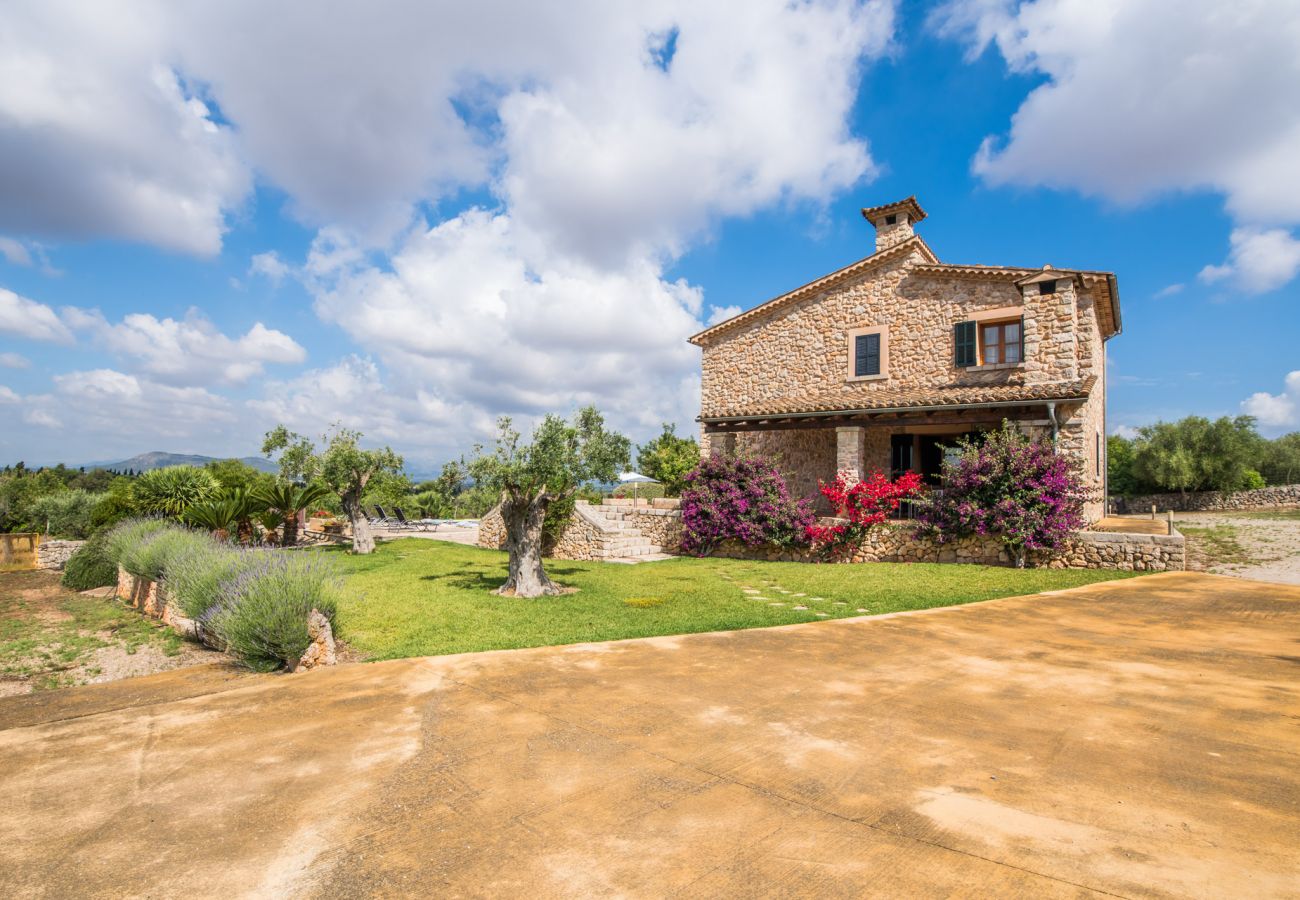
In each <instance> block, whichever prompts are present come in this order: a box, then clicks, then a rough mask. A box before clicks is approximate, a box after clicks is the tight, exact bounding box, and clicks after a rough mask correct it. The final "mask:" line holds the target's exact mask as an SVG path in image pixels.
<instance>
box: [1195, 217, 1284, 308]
mask: <svg viewBox="0 0 1300 900" xmlns="http://www.w3.org/2000/svg"><path fill="white" fill-rule="evenodd" d="M1231 244H1232V250H1231V252H1230V253H1229V256H1228V260H1227V262H1225V263H1224V264H1223V265H1219V266H1206V267H1205V268H1204V269H1202V270H1201V272H1200V274H1199V275H1198V276H1197V277H1198V278H1200V279H1201V281H1204V282H1206V283H1214V282H1216V281H1222V280H1224V279H1231V280H1232V282H1233V283H1234V284H1236V285H1238V286H1239V287H1240V288H1242V289H1243V290H1245V291H1249V292H1250V293H1252V294H1260V293H1264V292H1265V291H1272V290H1276V289H1277V288H1280V287H1282V285H1284V284H1286V283H1287V282H1288V281H1290V280H1291V279H1292V278H1294V277H1295V276H1296V273H1297V272H1300V240H1296V239H1295V238H1293V237H1291V235H1290V234H1289V233H1288V232H1287V231H1285V230H1284V229H1281V228H1270V229H1267V230H1262V229H1258V228H1235V229H1233V231H1232V237H1231Z"/></svg>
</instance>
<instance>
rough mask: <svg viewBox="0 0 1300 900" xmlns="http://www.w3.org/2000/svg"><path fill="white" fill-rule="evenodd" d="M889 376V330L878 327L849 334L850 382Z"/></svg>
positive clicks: (859, 329) (855, 330)
mask: <svg viewBox="0 0 1300 900" xmlns="http://www.w3.org/2000/svg"><path fill="white" fill-rule="evenodd" d="M888 375H889V328H888V326H885V325H876V326H873V327H870V328H856V329H854V330H853V331H850V332H849V372H848V378H849V380H850V381H866V380H868V379H872V378H885V377H886V376H888Z"/></svg>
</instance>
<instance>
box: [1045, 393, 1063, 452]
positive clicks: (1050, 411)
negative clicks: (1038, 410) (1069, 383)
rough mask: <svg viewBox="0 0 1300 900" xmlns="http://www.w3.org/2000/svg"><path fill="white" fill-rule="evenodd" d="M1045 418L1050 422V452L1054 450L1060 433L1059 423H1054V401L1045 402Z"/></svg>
mask: <svg viewBox="0 0 1300 900" xmlns="http://www.w3.org/2000/svg"><path fill="white" fill-rule="evenodd" d="M1047 417H1048V418H1049V419H1051V420H1052V450H1053V452H1055V450H1056V439H1057V437H1058V436H1059V435H1060V433H1061V426H1060V423H1059V422H1057V421H1056V401H1055V400H1048V401H1047Z"/></svg>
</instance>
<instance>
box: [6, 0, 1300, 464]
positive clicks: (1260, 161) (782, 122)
mask: <svg viewBox="0 0 1300 900" xmlns="http://www.w3.org/2000/svg"><path fill="white" fill-rule="evenodd" d="M292 6H293V4H292V3H290V4H285V6H284V8H282V9H277V10H276V11H275V12H273V13H266V12H265V11H261V10H259V9H258V7H257V5H256V4H247V5H245V4H239V3H232V4H228V5H226V6H224V7H222V8H221V9H208V10H197V11H196V10H188V9H187V10H177V9H176V8H175V7H173V6H171V5H168V4H161V3H160V4H158V5H156V6H155V5H151V4H145V5H141V6H136V7H133V8H134V9H136V10H138V11H139V20H138V21H136V20H134V18H128V17H126V16H125V15H124V14H123V11H122V7H119V6H116V5H115V4H76V3H67V4H64V3H54V4H48V3H41V4H35V3H34V4H23V3H19V4H16V5H11V6H9V7H7V8H6V10H5V12H3V13H0V16H3V17H4V18H5V19H6V20H7V21H6V22H4V25H5V26H7V27H6V28H5V29H0V60H4V61H3V62H0V84H7V85H8V86H9V87H7V88H6V87H0V169H2V170H3V171H7V172H9V173H10V177H8V178H3V177H0V421H3V422H4V427H3V428H2V429H0V459H4V460H7V461H12V460H17V459H27V460H29V461H34V462H52V461H56V460H64V461H68V462H82V461H87V460H100V459H110V458H115V457H122V456H129V455H132V454H134V453H137V452H142V451H146V450H153V449H165V450H173V451H177V452H201V453H209V454H213V455H224V454H234V455H246V454H249V453H253V452H255V451H256V448H257V443H258V437H259V436H260V434H261V433H262V432H263V431H265V430H267V429H268V428H270V427H271V426H272V425H274V424H275V423H276V422H279V421H283V422H286V423H287V424H289V425H290V426H291V427H294V428H296V429H297V430H300V431H305V432H307V433H313V434H314V433H319V432H320V431H321V430H322V429H323V428H324V427H325V426H326V425H328V424H329V423H330V422H333V421H341V422H343V423H345V424H348V425H350V426H352V427H357V428H360V429H362V430H363V431H365V432H366V433H367V435H369V436H370V437H371V438H372V439H373V440H374V441H375V442H382V443H389V444H391V445H393V446H394V447H395V448H397V449H399V450H401V451H402V452H404V453H406V454H407V456H408V457H409V459H410V460H411V462H412V464H413V465H414V466H416V467H418V468H422V469H423V468H426V467H432V466H434V465H436V464H437V463H438V462H440V461H442V460H444V459H447V458H449V457H451V456H453V455H456V454H459V453H460V452H463V451H464V450H467V449H468V448H469V447H470V446H471V445H472V444H474V443H475V442H476V441H482V440H485V439H487V438H488V437H489V436H490V434H491V431H492V425H493V421H494V420H495V418H496V417H497V416H498V415H502V414H509V415H512V416H514V417H516V418H517V419H519V420H520V421H523V422H529V421H531V420H532V419H533V418H535V417H536V416H537V415H539V414H541V413H542V412H545V411H548V410H554V411H559V412H567V411H568V410H570V409H572V408H573V407H574V405H576V404H578V403H585V402H595V403H597V404H598V405H599V406H601V408H602V409H604V410H605V411H606V412H607V413H608V415H609V416H610V418H611V420H612V421H613V422H614V423H615V425H617V426H618V427H620V428H622V429H623V430H625V431H626V432H627V433H629V434H630V435H631V436H633V437H634V439H637V440H643V439H645V438H647V437H649V436H650V435H651V434H652V433H653V432H654V431H656V430H657V423H659V422H661V421H674V422H676V423H677V424H678V427H679V431H684V432H690V431H692V430H693V428H694V426H693V422H692V420H693V418H694V416H695V414H696V413H697V412H698V355H697V354H698V351H697V350H695V348H692V347H689V346H687V345H686V344H685V343H684V339H685V337H686V336H687V335H688V334H690V333H692V332H693V331H694V330H698V329H699V328H700V327H703V326H704V325H705V324H707V323H708V322H710V321H713V320H715V319H716V318H717V317H719V316H723V315H726V314H729V313H731V312H734V311H736V310H737V309H744V308H748V307H751V306H753V305H755V304H757V303H760V302H762V301H764V300H766V299H769V298H770V297H772V296H775V295H777V294H779V293H782V292H784V291H785V290H788V289H790V288H792V287H796V286H798V285H800V284H802V283H804V282H806V281H808V280H810V279H812V278H815V277H817V276H819V275H822V274H824V273H826V272H828V271H831V270H833V269H836V268H839V267H840V266H843V265H845V264H847V263H849V262H852V261H853V260H856V259H858V258H860V257H862V256H865V255H866V254H867V253H868V252H869V251H870V248H871V242H872V237H873V236H872V233H871V229H870V227H869V226H868V225H867V224H866V223H865V222H864V221H863V220H862V218H861V216H860V215H859V213H858V210H859V209H860V208H861V207H862V206H866V205H877V204H880V203H885V202H889V201H892V200H896V199H900V198H902V197H905V196H907V195H909V194H913V193H915V194H916V195H917V196H918V198H919V200H920V201H921V203H922V204H923V205H924V207H925V208H926V210H927V211H928V212H929V214H930V217H929V218H928V219H927V220H926V221H925V222H923V223H922V224H921V226H920V232H921V233H922V234H923V236H924V237H925V238H926V240H927V241H928V242H929V244H930V245H931V246H932V247H933V248H934V249H935V251H936V253H938V255H939V256H940V258H941V259H943V260H944V261H948V262H972V263H987V264H1010V265H1032V266H1037V265H1040V264H1042V263H1051V264H1053V265H1056V266H1058V267H1077V268H1090V269H1105V270H1111V271H1114V272H1116V273H1117V275H1118V277H1119V284H1120V292H1121V298H1122V302H1123V310H1124V333H1123V334H1122V335H1120V336H1119V337H1117V338H1115V339H1114V340H1113V341H1112V342H1111V344H1110V345H1109V355H1110V363H1111V369H1110V372H1111V378H1112V384H1111V389H1110V398H1109V401H1110V423H1111V426H1112V428H1113V429H1114V428H1121V429H1123V428H1133V427H1135V426H1140V425H1142V424H1146V423H1149V422H1152V421H1155V420H1157V419H1162V418H1163V419H1171V418H1176V417H1181V416H1183V415H1186V414H1189V413H1198V414H1203V415H1209V416H1218V415H1235V414H1239V413H1242V412H1250V413H1252V414H1255V415H1257V416H1259V417H1260V419H1261V424H1262V427H1263V430H1264V431H1265V433H1268V434H1278V433H1282V432H1285V431H1289V430H1295V429H1296V428H1300V372H1297V371H1296V370H1300V354H1297V351H1296V349H1295V346H1296V341H1295V337H1296V335H1300V302H1298V301H1300V282H1298V281H1297V278H1296V275H1297V272H1298V271H1300V241H1297V240H1296V226H1297V224H1300V167H1297V166H1295V164H1294V162H1293V160H1294V159H1296V158H1300V137H1298V135H1300V108H1298V107H1297V106H1296V104H1295V101H1294V97H1295V96H1298V95H1300V64H1297V62H1296V60H1297V58H1298V57H1300V54H1296V53H1295V49H1296V47H1297V46H1300V11H1298V10H1297V8H1296V7H1295V6H1294V5H1293V4H1289V3H1284V2H1280V0H1279V2H1275V3H1264V2H1259V3H1243V4H1239V5H1234V6H1233V8H1232V9H1230V10H1224V9H1221V8H1220V5H1219V4H1214V3H1191V4H1185V5H1182V6H1180V9H1181V10H1183V12H1182V13H1180V17H1179V18H1178V19H1177V20H1174V21H1171V20H1170V18H1169V16H1168V15H1167V14H1166V12H1165V9H1164V4H1162V3H1158V2H1156V0H1131V2H1126V3H1122V4H1121V3H1118V2H1116V3H1114V4H1110V3H1103V2H1096V3H1080V2H1070V0H1057V2H1048V0H1039V2H1037V3H1031V4H1016V3H997V2H992V3H990V2H978V3H976V2H962V0H958V2H953V3H947V4H942V5H929V6H927V5H920V4H915V5H914V4H906V5H903V6H900V7H897V8H895V7H894V6H892V5H890V4H887V3H869V4H854V3H836V2H831V0H827V2H817V3H809V4H806V5H799V6H787V5H786V4H784V3H779V2H775V0H773V2H771V3H767V2H757V3H753V4H746V5H744V6H743V7H741V6H738V7H736V8H735V9H734V10H732V11H728V10H727V9H726V5H725V4H724V5H717V6H716V7H715V6H714V5H712V4H711V5H709V9H707V10H704V11H701V10H700V9H699V8H698V7H699V4H695V5H692V4H688V3H681V2H661V3H650V4H645V5H644V8H638V9H637V10H635V11H630V10H612V11H611V10H608V9H606V8H605V6H604V5H601V4H595V3H593V4H582V3H574V4H571V5H569V6H567V7H566V8H564V9H558V8H556V9H546V10H537V9H535V8H534V7H533V6H531V5H530V6H527V7H519V8H517V9H507V10H503V9H497V8H494V7H511V6H512V4H509V3H498V4H491V5H484V6H483V8H482V9H479V8H477V7H476V8H475V9H472V10H466V9H463V8H460V7H452V6H447V7H444V8H440V7H439V6H438V5H437V4H434V5H430V4H415V3H413V4H410V5H409V7H408V8H406V9H404V10H403V9H402V5H401V4H397V5H394V6H393V7H392V10H391V12H390V14H389V15H390V17H389V18H388V19H383V20H375V19H373V18H371V17H370V16H369V15H368V14H367V13H366V12H365V11H364V10H362V9H361V8H360V6H359V5H358V6H357V7H355V8H350V7H343V9H344V10H345V12H341V13H340V14H339V15H337V16H334V17H322V21H317V22H314V23H313V24H312V25H311V26H310V27H307V28H304V27H303V26H302V21H303V19H302V17H301V16H299V15H297V14H295V12H294V10H293V9H292ZM733 12H734V13H735V14H736V15H743V17H744V22H743V24H740V25H738V24H737V22H738V21H739V20H738V19H737V18H736V16H735V15H732V13H733ZM506 13H510V17H511V20H512V22H513V23H514V24H513V25H512V26H509V27H507V28H506V29H505V31H504V32H502V31H501V30H499V29H496V28H495V25H494V24H493V23H495V22H498V21H500V17H501V16H502V15H505V14H506ZM515 20H517V21H515ZM142 23H147V27H146V24H142ZM575 23H581V24H580V25H575ZM254 25H256V31H257V33H258V36H257V37H255V38H253V39H251V40H249V39H246V38H245V35H246V34H247V33H248V32H249V29H250V28H252V27H253V26H254ZM1225 36H1226V39H1225ZM6 41H11V42H13V44H12V46H5V42H6ZM259 42H264V44H259ZM285 48H292V49H289V50H286V49H285ZM811 48H815V50H814V49H811ZM1288 376H1291V377H1289V378H1288Z"/></svg>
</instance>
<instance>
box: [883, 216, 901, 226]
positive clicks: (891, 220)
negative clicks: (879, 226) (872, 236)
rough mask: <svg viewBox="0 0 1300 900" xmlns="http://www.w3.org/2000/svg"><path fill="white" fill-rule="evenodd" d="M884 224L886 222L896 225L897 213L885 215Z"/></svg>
mask: <svg viewBox="0 0 1300 900" xmlns="http://www.w3.org/2000/svg"><path fill="white" fill-rule="evenodd" d="M885 224H886V225H897V224H898V216H897V215H892V216H885Z"/></svg>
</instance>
